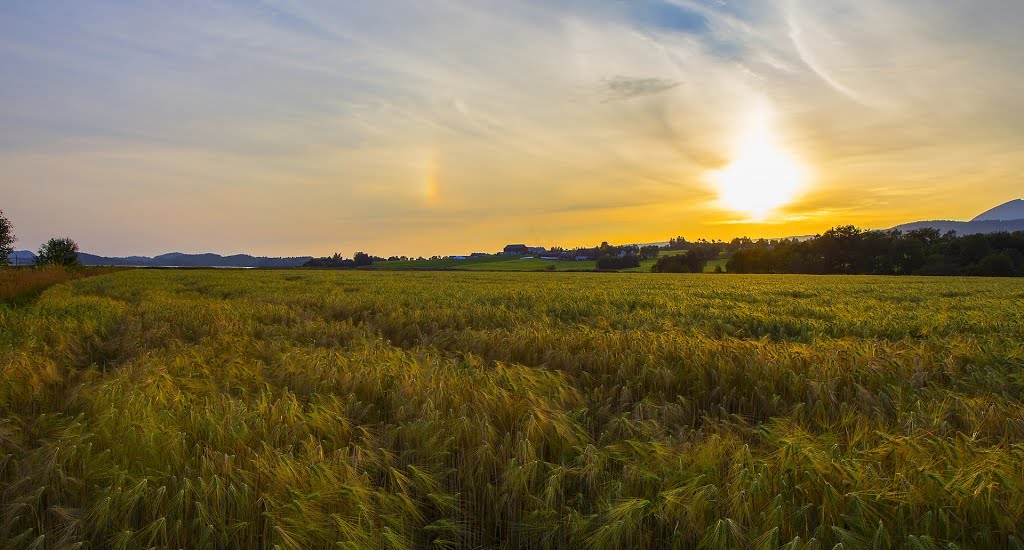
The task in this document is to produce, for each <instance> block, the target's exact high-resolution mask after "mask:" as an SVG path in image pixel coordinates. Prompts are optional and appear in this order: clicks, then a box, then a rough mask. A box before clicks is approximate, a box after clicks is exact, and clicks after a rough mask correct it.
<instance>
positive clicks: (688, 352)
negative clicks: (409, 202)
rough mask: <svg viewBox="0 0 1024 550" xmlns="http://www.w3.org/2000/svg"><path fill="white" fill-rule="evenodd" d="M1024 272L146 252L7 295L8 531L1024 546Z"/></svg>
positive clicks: (314, 539) (3, 454) (121, 537)
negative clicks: (611, 268) (390, 261)
mask: <svg viewBox="0 0 1024 550" xmlns="http://www.w3.org/2000/svg"><path fill="white" fill-rule="evenodd" d="M1022 304H1024V281H1021V280H1019V279H1017V280H1014V279H968V278H913V277H900V278H884V277H839V276H833V277H813V276H767V275H766V276H754V275H751V276H740V275H712V274H693V275H658V274H601V273H555V274H551V273H474V272H458V273H425V272H424V273H418V272H416V273H412V272H405V273H402V272H399V273H391V272H325V271H302V270H295V271H220V270H216V271H215V270H202V271H175V270H134V271H121V272H117V273H112V274H107V275H101V276H96V277H90V278H87V279H81V280H76V281H72V282H67V283H64V284H59V285H57V286H54V287H51V288H49V289H48V290H46V291H45V292H43V293H42V294H41V295H40V296H39V297H38V298H35V299H34V300H32V301H31V302H29V303H25V304H18V305H5V304H0V541H3V542H2V543H0V547H3V548H19V549H20V548H40V549H49V548H53V549H56V548H90V549H91V548H112V549H118V548H288V549H300V548H302V549H305V548H353V549H354V548H481V549H483V548H501V549H505V548H508V549H514V548H538V549H576V548H579V549H585V548H586V549H590V548H593V549H610V548H751V549H754V548H757V549H762V548H763V549H772V548H787V549H794V550H795V549H811V548H825V549H828V548H847V549H852V548H877V549H883V548H1022V547H1024V542H1022V541H1024V307H1022Z"/></svg>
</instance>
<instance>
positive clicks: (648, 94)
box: [0, 0, 1024, 256]
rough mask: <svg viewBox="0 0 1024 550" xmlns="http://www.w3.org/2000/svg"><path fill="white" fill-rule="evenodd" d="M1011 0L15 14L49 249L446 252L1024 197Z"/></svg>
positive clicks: (713, 231)
mask: <svg viewBox="0 0 1024 550" xmlns="http://www.w3.org/2000/svg"><path fill="white" fill-rule="evenodd" d="M1021 29H1024V2H1021V1H1020V0H985V1H984V2H976V1H967V0H962V1H957V0H953V1H939V0H932V1H921V0H903V1H895V2H894V1H892V0H885V1H883V0H835V1H825V0H821V1H810V0H805V1H796V0H792V1H784V0H777V1H776V0H745V1H735V2H733V1H722V0H690V1H688V0H674V1H656V0H650V1H644V0H636V1H630V0H606V1H600V2H598V1H575V0H558V1H556V0H537V1H487V0H448V1H436V2H429V1H425V0H424V1H409V2H399V1H388V0H382V1H379V2H368V1H345V0H343V1H338V0H330V1H326V0H325V1H316V2H298V1H295V2H291V1H284V2H266V3H261V2H258V1H255V0H235V1H231V2H149V1H139V2H121V1H118V2H114V1H105V0H92V1H89V2H78V1H68V2H56V1H53V2H50V1H46V2H37V1H20V0H13V1H9V2H4V3H3V4H2V6H0V75H2V76H0V82H2V84H0V209H2V210H3V211H4V214H5V215H6V216H7V217H8V218H9V219H10V220H11V222H12V223H13V224H14V229H15V232H16V233H17V235H18V236H19V241H18V242H17V243H16V244H15V248H18V249H20V248H27V249H32V250H34V249H35V248H37V247H38V246H39V244H40V242H42V241H44V240H45V239H47V238H49V237H52V236H57V235H61V236H63V235H67V236H70V237H72V238H74V239H75V240H77V241H78V242H79V244H80V245H81V247H82V250H84V251H88V252H93V253H98V254H106V255H129V254H147V255H149V254H157V253H162V252H169V251H184V252H203V251H212V252H219V253H236V252H247V253H252V254H259V255H275V256H277V255H325V254H329V253H332V252H335V251H339V252H342V253H343V254H346V255H349V254H351V253H352V252H354V251H356V250H366V251H369V252H372V253H375V254H378V255H391V254H405V255H432V254H449V253H452V254H454V253H468V252H473V251H494V250H496V249H500V248H501V247H502V246H503V245H505V244H507V243H510V242H526V243H527V244H531V245H545V246H550V245H562V246H577V245H590V246H592V245H594V244H597V243H599V242H600V241H602V240H608V241H611V242H617V243H626V242H652V241H663V240H667V239H668V238H669V237H670V236H675V235H683V236H685V237H687V238H690V239H696V238H698V237H707V238H731V237H733V236H739V235H750V236H753V237H760V236H764V237H779V236H789V235H802V234H812V233H818V232H821V231H824V230H826V229H828V228H829V227H831V226H832V225H836V224H845V223H854V224H857V225H860V226H863V227H868V228H887V227H891V226H892V225H895V224H898V223H901V222H907V221H914V220H919V219H935V218H943V219H970V218H971V217H973V216H974V215H976V214H978V213H980V212H982V211H984V210H986V209H988V208H990V207H992V206H995V205H997V204H1000V203H1002V202H1005V201H1007V200H1010V199H1014V198H1018V197H1021V196H1022V195H1024V69H1022V67H1024V32H1022V31H1021Z"/></svg>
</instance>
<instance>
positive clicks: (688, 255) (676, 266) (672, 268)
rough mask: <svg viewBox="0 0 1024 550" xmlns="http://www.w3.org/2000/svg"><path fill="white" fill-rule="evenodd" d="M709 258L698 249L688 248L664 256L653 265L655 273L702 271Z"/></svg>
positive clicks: (652, 269) (652, 268)
mask: <svg viewBox="0 0 1024 550" xmlns="http://www.w3.org/2000/svg"><path fill="white" fill-rule="evenodd" d="M707 263H708V262H707V259H706V258H705V257H704V256H703V255H702V254H701V253H700V252H699V251H698V250H687V251H686V252H684V253H682V254H675V255H672V256H663V257H661V258H658V261H657V262H655V263H654V265H653V266H651V271H652V272H653V273H701V272H703V271H704V265H705V264H707Z"/></svg>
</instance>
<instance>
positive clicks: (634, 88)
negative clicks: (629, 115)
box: [602, 76, 679, 101]
mask: <svg viewBox="0 0 1024 550" xmlns="http://www.w3.org/2000/svg"><path fill="white" fill-rule="evenodd" d="M602 84H603V85H604V87H605V89H606V99H605V101H619V100H624V99H632V98H634V97H643V96H647V95H655V94H660V93H662V92H666V91H668V90H671V89H672V88H675V87H676V86H678V85H679V82H678V81H674V80H668V79H664V78H630V77H626V76H615V77H612V78H609V79H606V80H605V81H604V82H602Z"/></svg>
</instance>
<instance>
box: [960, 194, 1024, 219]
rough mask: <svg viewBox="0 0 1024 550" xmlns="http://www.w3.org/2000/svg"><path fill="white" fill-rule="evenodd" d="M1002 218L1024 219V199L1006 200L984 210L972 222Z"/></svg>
mask: <svg viewBox="0 0 1024 550" xmlns="http://www.w3.org/2000/svg"><path fill="white" fill-rule="evenodd" d="M1000 220H1003V221H1005V220H1024V199H1016V200H1012V201H1009V202H1004V203H1003V204H1000V205H999V206H997V207H995V208H993V209H991V210H986V211H985V212H982V213H981V214H978V216H977V217H975V218H974V219H973V220H971V221H972V222H987V221H1000Z"/></svg>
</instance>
